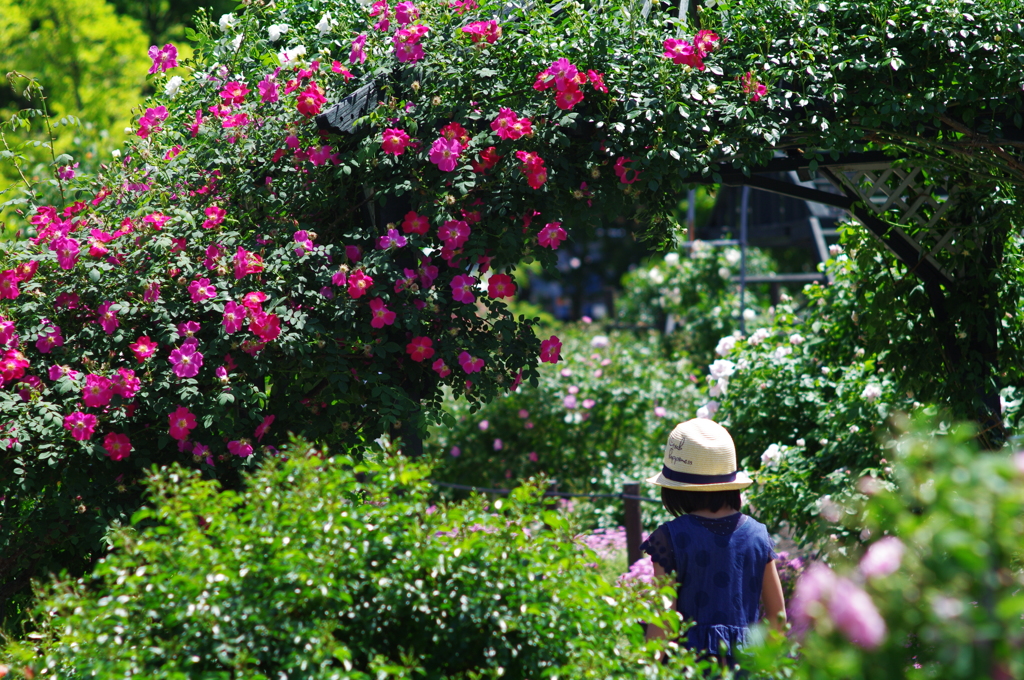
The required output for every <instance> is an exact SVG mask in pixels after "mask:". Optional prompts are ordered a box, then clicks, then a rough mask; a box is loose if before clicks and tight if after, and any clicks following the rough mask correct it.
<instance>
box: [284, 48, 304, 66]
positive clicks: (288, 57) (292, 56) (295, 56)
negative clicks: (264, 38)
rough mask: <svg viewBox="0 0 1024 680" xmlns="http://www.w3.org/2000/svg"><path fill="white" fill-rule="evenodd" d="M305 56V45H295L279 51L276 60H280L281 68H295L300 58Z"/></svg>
mask: <svg viewBox="0 0 1024 680" xmlns="http://www.w3.org/2000/svg"><path fill="white" fill-rule="evenodd" d="M305 54H306V46H305V45H296V46H295V47H290V48H288V49H286V50H281V51H280V52H278V53H277V58H278V59H279V60H280V62H281V65H282V66H296V65H298V64H299V62H300V61H301V59H300V58H301V57H302V56H304V55H305Z"/></svg>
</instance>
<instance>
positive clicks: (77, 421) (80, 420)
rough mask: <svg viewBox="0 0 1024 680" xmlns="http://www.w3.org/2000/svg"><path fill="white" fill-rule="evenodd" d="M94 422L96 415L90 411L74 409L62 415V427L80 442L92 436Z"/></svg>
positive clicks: (95, 421)
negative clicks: (72, 411) (84, 411)
mask: <svg viewBox="0 0 1024 680" xmlns="http://www.w3.org/2000/svg"><path fill="white" fill-rule="evenodd" d="M96 423H97V420H96V416H94V415H92V414H91V413H82V412H81V411H75V412H74V413H71V414H68V415H66V416H64V429H65V430H67V431H68V432H70V433H71V436H72V437H74V438H75V439H77V440H78V441H80V442H84V441H86V440H88V439H91V438H92V435H93V432H94V431H95V429H96Z"/></svg>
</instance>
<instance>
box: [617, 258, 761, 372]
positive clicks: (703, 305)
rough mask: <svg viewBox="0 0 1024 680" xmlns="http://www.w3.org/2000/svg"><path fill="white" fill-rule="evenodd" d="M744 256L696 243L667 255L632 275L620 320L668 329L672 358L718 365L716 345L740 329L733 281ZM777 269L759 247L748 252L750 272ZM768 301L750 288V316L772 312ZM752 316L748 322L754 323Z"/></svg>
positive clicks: (627, 280) (626, 282)
mask: <svg viewBox="0 0 1024 680" xmlns="http://www.w3.org/2000/svg"><path fill="white" fill-rule="evenodd" d="M740 259H741V254H740V251H739V249H737V248H724V249H718V248H714V247H711V246H708V245H706V244H704V243H703V242H701V241H694V242H693V246H692V248H691V249H690V250H689V252H686V251H684V252H683V253H668V254H666V255H665V257H664V259H663V260H661V261H653V262H651V263H650V264H649V265H648V266H646V267H639V268H637V269H635V270H633V271H632V272H630V273H629V274H627V275H626V276H625V277H624V278H623V281H622V285H623V295H622V297H621V298H620V299H619V300H618V302H617V306H616V312H617V316H618V318H619V320H620V321H622V322H625V323H628V324H637V325H643V326H649V327H654V328H660V329H666V328H667V327H668V324H667V321H668V318H669V317H672V319H673V321H672V322H671V328H672V330H671V332H669V333H666V334H665V335H664V336H663V339H664V342H665V345H666V351H667V352H668V353H669V356H685V357H688V358H689V359H690V360H692V361H693V362H694V363H695V364H697V365H699V366H707V365H709V364H711V362H712V361H714V359H715V356H714V349H715V345H716V343H717V342H718V341H719V339H720V338H722V337H723V336H725V335H729V334H731V333H733V332H734V331H737V330H739V328H740V299H739V293H738V290H737V287H736V284H735V282H734V277H736V276H738V275H739V271H740ZM773 269H774V267H773V266H772V262H771V259H770V257H769V256H768V255H767V254H766V253H763V252H762V251H760V250H758V249H756V248H750V249H748V250H747V272H748V273H749V274H751V275H753V274H767V273H769V272H771V271H773ZM767 307H768V304H767V300H764V299H762V298H760V296H758V295H757V294H755V292H754V291H752V290H750V289H747V290H746V293H745V295H744V309H745V310H750V311H748V312H747V316H748V317H750V315H752V314H754V315H761V316H763V315H764V314H766V312H767ZM755 318H756V317H751V318H749V319H748V320H747V323H748V324H749V323H753V322H754V319H755Z"/></svg>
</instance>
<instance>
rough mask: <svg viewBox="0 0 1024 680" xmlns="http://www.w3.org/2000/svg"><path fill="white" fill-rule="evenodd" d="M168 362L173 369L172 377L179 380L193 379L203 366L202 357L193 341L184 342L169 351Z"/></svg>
mask: <svg viewBox="0 0 1024 680" xmlns="http://www.w3.org/2000/svg"><path fill="white" fill-rule="evenodd" d="M168 361H170V362H171V365H172V366H173V367H174V375H176V376H178V377H179V378H194V377H196V375H198V374H199V367H200V366H202V365H203V355H202V354H201V353H200V352H199V350H198V346H197V343H196V342H195V341H194V340H189V341H186V342H185V343H184V344H183V345H182V346H181V347H179V348H177V349H174V350H171V355H170V357H168Z"/></svg>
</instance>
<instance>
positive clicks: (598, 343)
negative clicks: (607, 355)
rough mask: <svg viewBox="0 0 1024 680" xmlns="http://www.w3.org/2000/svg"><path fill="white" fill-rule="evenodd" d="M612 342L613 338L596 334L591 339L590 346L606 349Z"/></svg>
mask: <svg viewBox="0 0 1024 680" xmlns="http://www.w3.org/2000/svg"><path fill="white" fill-rule="evenodd" d="M610 344H611V340H609V339H608V336H607V335H595V336H594V337H593V339H592V340H591V341H590V346H591V347H594V348H596V349H604V348H605V347H607V346H608V345H610Z"/></svg>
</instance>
